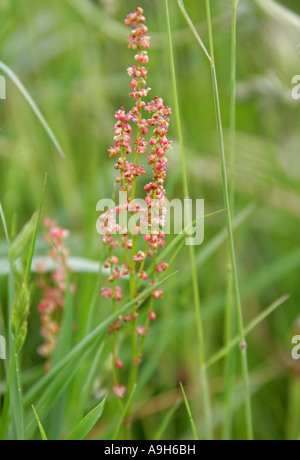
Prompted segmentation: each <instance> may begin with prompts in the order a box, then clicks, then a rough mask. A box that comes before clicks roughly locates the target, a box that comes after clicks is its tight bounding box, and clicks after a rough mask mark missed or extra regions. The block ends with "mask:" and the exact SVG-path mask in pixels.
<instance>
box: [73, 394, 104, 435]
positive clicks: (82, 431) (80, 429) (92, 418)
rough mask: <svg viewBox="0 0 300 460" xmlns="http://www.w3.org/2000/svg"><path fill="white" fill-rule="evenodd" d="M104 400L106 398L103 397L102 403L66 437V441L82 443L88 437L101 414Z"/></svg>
mask: <svg viewBox="0 0 300 460" xmlns="http://www.w3.org/2000/svg"><path fill="white" fill-rule="evenodd" d="M106 399H107V396H105V398H104V399H103V401H102V402H101V403H100V404H99V405H98V406H97V407H95V409H93V410H92V411H91V412H90V413H89V414H88V415H87V416H86V417H84V419H83V420H81V422H80V423H79V424H78V425H77V426H76V427H75V428H74V430H73V431H72V433H71V434H70V436H69V437H68V439H67V440H68V441H82V440H84V439H85V438H86V437H87V436H88V434H89V433H90V432H91V431H92V429H93V428H94V426H95V425H96V423H97V422H98V420H99V419H100V417H101V416H102V414H103V411H104V407H105V402H106Z"/></svg>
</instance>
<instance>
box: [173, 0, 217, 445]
mask: <svg viewBox="0 0 300 460" xmlns="http://www.w3.org/2000/svg"><path fill="white" fill-rule="evenodd" d="M165 13H166V21H167V30H168V37H169V55H170V66H171V74H172V84H173V93H174V103H175V112H176V123H177V131H178V138H179V144H180V153H181V169H182V178H183V191H184V198H185V199H188V198H189V190H188V180H187V168H186V159H185V150H184V143H183V134H182V125H181V115H180V108H179V97H178V89H177V78H176V69H175V59H174V52H173V42H172V29H171V22H170V13H169V3H168V0H165ZM189 256H190V262H191V271H192V281H193V295H194V308H195V321H196V327H197V339H198V350H199V360H200V377H201V383H202V389H203V401H204V412H205V419H206V423H205V427H206V438H207V439H212V438H213V424H212V410H211V401H210V390H209V379H208V376H207V372H206V369H205V360H206V355H205V343H204V327H203V318H202V308H201V304H200V290H199V282H198V273H197V267H196V255H195V248H194V246H192V245H191V246H189Z"/></svg>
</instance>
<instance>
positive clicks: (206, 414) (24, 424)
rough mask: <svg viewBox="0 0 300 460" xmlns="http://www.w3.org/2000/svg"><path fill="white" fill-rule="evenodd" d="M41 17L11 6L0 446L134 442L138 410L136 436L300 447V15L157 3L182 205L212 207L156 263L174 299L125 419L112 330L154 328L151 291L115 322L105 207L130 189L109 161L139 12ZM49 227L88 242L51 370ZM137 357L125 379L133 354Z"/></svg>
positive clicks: (6, 28) (79, 6)
mask: <svg viewBox="0 0 300 460" xmlns="http://www.w3.org/2000/svg"><path fill="white" fill-rule="evenodd" d="M42 3H43V2H38V1H37V0H28V1H23V0H22V1H21V2H20V8H15V7H14V5H13V3H12V2H4V1H3V2H1V1H0V8H1V15H2V18H3V19H2V20H3V28H2V29H1V32H0V35H1V43H0V52H1V63H0V71H1V72H2V73H5V75H6V76H7V77H8V80H9V85H8V98H7V100H6V101H1V126H2V130H1V138H0V148H1V153H0V162H1V177H0V193H1V199H0V202H1V205H0V217H1V231H0V309H1V310H0V334H1V335H4V336H5V337H6V338H7V342H8V353H7V355H8V359H7V360H6V361H3V362H2V361H1V362H0V367H1V374H0V439H1V440H3V439H33V440H37V439H38V440H39V439H43V440H46V439H80V440H81V439H86V438H88V439H110V440H111V439H120V438H122V437H124V433H125V431H124V430H123V425H124V421H125V420H126V417H127V415H128V413H129V411H130V412H131V414H132V420H133V425H132V429H131V434H130V436H132V438H134V439H135V438H137V439H157V440H163V439H187V438H191V439H192V438H193V439H197V438H200V439H202V438H206V439H244V438H248V439H253V438H254V436H255V438H257V439H297V438H298V437H299V414H300V401H299V366H298V362H296V361H292V360H291V358H290V347H291V338H292V336H293V335H295V334H298V333H299V324H298V322H297V318H298V316H299V306H298V301H297V299H298V298H299V295H300V292H299V283H298V272H299V268H300V262H299V261H300V249H299V235H298V233H299V231H298V228H299V217H300V215H299V206H298V205H299V196H300V187H299V175H298V171H299V167H300V165H299V158H298V153H297V145H298V140H299V135H298V125H299V121H300V116H299V110H298V107H297V105H295V104H294V103H293V101H290V99H289V89H290V88H289V84H290V81H291V78H290V77H291V75H293V74H295V73H297V68H296V67H297V66H296V65H295V63H296V62H298V61H297V58H296V56H297V54H296V53H297V44H298V30H299V24H300V21H299V14H297V9H298V8H299V5H298V3H297V2H296V1H295V2H294V1H293V0H291V2H290V5H291V7H293V8H294V11H293V12H292V11H290V10H288V9H287V8H286V7H282V6H281V5H279V3H278V2H275V1H273V0H268V1H267V0H266V1H265V2H263V1H261V0H255V1H253V2H248V3H247V4H246V2H243V4H242V2H240V3H239V5H238V1H236V0H232V2H223V1H221V0H220V1H216V2H214V3H213V2H210V1H209V0H205V2H204V1H203V2H189V3H188V2H184V1H182V0H178V2H175V0H174V1H172V2H171V1H168V0H165V2H164V5H163V4H162V2H161V0H157V1H156V0H155V1H153V2H148V1H146V0H141V6H142V7H144V8H145V11H146V14H147V18H148V19H149V27H150V35H151V36H152V38H153V48H152V51H151V72H152V75H153V76H152V77H151V86H152V87H153V90H154V88H157V91H159V94H162V95H164V96H165V97H164V99H165V100H166V101H167V102H168V105H170V106H172V108H173V113H174V116H173V118H172V122H173V128H172V137H173V139H174V141H175V142H174V147H175V148H174V155H173V156H172V155H170V158H169V164H168V168H169V170H168V181H167V188H168V196H169V197H182V198H183V199H184V198H189V197H190V196H192V197H194V196H197V197H199V196H200V194H201V195H202V196H204V197H205V199H206V212H207V215H206V216H205V226H206V236H205V243H204V245H202V246H201V247H199V248H198V247H197V248H194V247H190V248H186V247H185V244H184V243H185V238H186V232H187V231H188V228H186V229H185V230H184V231H183V233H182V234H181V235H177V236H176V237H173V236H172V237H170V238H169V239H168V240H167V245H166V247H165V249H164V250H163V251H162V252H161V254H160V255H159V257H158V262H159V261H161V260H162V259H165V260H167V261H168V262H169V264H170V268H169V272H168V275H167V276H166V277H165V278H164V279H162V280H161V281H159V282H158V286H162V285H163V286H164V289H165V299H164V300H162V303H161V305H160V306H159V311H158V312H159V321H157V323H156V324H155V325H153V327H152V328H151V332H150V334H149V337H147V340H146V341H145V343H144V361H143V365H142V366H141V369H140V375H139V379H136V378H135V377H136V376H135V375H133V378H132V385H131V388H130V391H129V394H128V395H127V399H126V401H123V403H122V405H121V406H122V407H121V412H120V407H119V404H118V402H117V401H116V398H115V397H114V396H113V394H112V391H111V387H112V381H113V376H112V372H111V364H110V362H111V361H110V352H111V341H110V340H111V339H110V337H109V336H108V334H107V328H108V326H109V325H110V324H111V323H112V322H113V321H115V320H116V319H117V318H118V316H119V315H120V314H126V313H127V312H130V311H131V309H132V308H133V307H134V306H135V304H136V303H137V301H140V302H141V305H140V306H139V312H140V314H141V316H142V315H143V312H144V307H145V302H146V300H145V297H150V296H151V292H152V290H153V289H154V288H153V287H151V288H149V289H147V290H146V292H144V293H143V294H141V295H140V296H139V297H138V298H137V299H134V300H131V301H130V300H129V299H126V300H125V301H124V302H123V303H122V307H121V309H120V310H119V311H116V312H114V313H113V314H110V313H109V311H108V309H107V308H106V306H105V303H104V302H103V301H102V300H101V298H100V295H99V294H100V292H99V291H100V286H101V284H102V277H103V276H104V275H105V273H104V272H103V269H102V264H103V260H104V253H103V248H102V247H101V242H100V241H99V238H98V237H97V234H96V231H95V222H96V219H97V213H96V212H95V206H96V202H97V201H98V200H99V198H101V197H104V196H107V193H109V194H110V193H111V184H112V182H113V180H114V176H113V174H112V173H111V162H109V160H108V159H107V153H106V150H107V147H108V146H109V145H111V139H112V136H113V132H112V129H111V124H112V120H113V113H114V111H115V109H116V107H119V106H120V105H122V104H124V105H125V104H126V100H125V97H124V95H125V94H126V92H127V86H128V81H125V79H124V78H123V76H124V70H125V69H126V67H128V64H129V59H128V54H127V52H126V53H125V52H124V53H123V49H124V48H125V47H124V43H125V42H124V40H125V37H126V35H127V32H126V31H125V30H124V29H125V28H124V26H123V24H122V19H123V17H125V15H126V14H127V13H128V12H129V11H130V10H132V9H133V8H134V7H136V6H137V5H136V2H135V1H134V0H126V1H118V0H116V1H115V2H111V3H110V5H109V6H107V5H108V3H106V4H104V3H101V5H99V4H98V3H97V2H91V1H90V0H82V1H76V2H75V1H74V2H72V1H71V0H70V1H69V2H60V1H58V0H54V1H53V5H52V6H51V8H49V6H48V5H46V4H42ZM225 3H226V4H225ZM114 6H115V8H116V9H115V10H111V9H109V8H113V7H114ZM163 6H164V7H165V11H164V13H165V14H162V11H163ZM238 6H239V8H237V7H238ZM186 8H187V9H188V13H187V11H186ZM211 8H213V14H212V13H211ZM238 13H239V14H238ZM298 13H299V11H298ZM4 23H5V24H4ZM20 37H21V39H20ZM74 37H76V39H75V38H74ZM195 39H196V42H195ZM206 43H208V46H206ZM248 43H251V47H250V48H249V47H248ZM199 47H200V48H199ZM199 49H200V51H202V53H199ZM24 50H26V53H25V52H24ZM202 57H204V59H202ZM2 61H4V62H5V64H3V62H2ZM205 63H207V64H208V65H205ZM270 68H272V69H273V72H274V74H275V77H276V78H275V77H274V74H273V76H272V75H270V73H268V71H269V69H270ZM12 69H13V70H12ZM170 72H171V79H170V83H171V84H169V79H168V78H165V75H168V74H169V73H170ZM17 75H18V76H17ZM257 75H259V77H256V76H257ZM239 80H241V81H239ZM21 82H22V83H21ZM278 82H280V84H279V83H278ZM211 88H212V90H211ZM38 107H39V108H38ZM42 113H43V115H42ZM39 125H40V126H39ZM50 126H51V128H50ZM45 134H46V135H45ZM57 139H59V142H58V140H57ZM54 149H55V150H56V151H58V152H59V153H60V154H61V155H62V154H63V151H64V152H66V155H65V156H66V157H67V159H68V161H67V162H62V161H61V158H59V156H58V155H55V154H54V155H53V151H54ZM217 151H218V153H219V156H218V158H215V156H214V155H213V152H217ZM206 152H209V153H206ZM177 153H178V156H177ZM46 170H47V171H48V173H49V174H48V180H47V188H46V189H45V186H44V192H42V189H43V180H44V176H45V172H46ZM222 193H223V198H222ZM41 202H42V203H43V209H42V206H41V204H40V203H41ZM253 202H254V205H253V204H252V203H253ZM222 208H225V210H223V211H222ZM35 209H37V210H38V211H37V213H35V214H34V215H33V218H31V219H29V216H31V215H32V214H33V213H34V210H35ZM215 210H218V211H215ZM219 210H220V211H219ZM42 214H50V215H51V216H53V217H57V219H58V221H59V222H60V223H61V224H62V225H65V226H67V227H69V228H70V229H71V230H72V235H71V238H70V249H71V251H72V256H73V258H72V259H70V265H71V266H72V267H73V268H74V271H75V273H73V274H72V277H75V279H76V284H77V285H78V289H77V292H76V293H75V294H74V295H73V296H71V295H70V290H69V289H67V299H66V304H67V308H66V309H65V315H64V320H63V326H62V329H61V335H60V341H59V346H58V349H57V352H56V355H55V359H54V361H53V364H52V367H51V369H50V370H49V371H48V372H45V370H44V361H43V359H41V358H40V357H39V356H38V354H37V351H36V350H37V348H38V346H39V345H40V342H41V339H40V337H39V327H40V325H39V318H38V314H37V308H36V306H37V305H38V302H39V291H38V289H37V288H36V262H37V260H38V259H37V256H38V257H39V258H42V260H46V259H45V253H46V247H45V244H44V243H43V240H42V235H41V229H40V227H39V225H38V222H39V220H40V217H41V215H42ZM225 216H226V222H225V219H224V217H225ZM25 222H28V223H27V224H25V225H24V223H25ZM152 270H153V266H151V267H149V273H151V271H152ZM178 270H179V272H178ZM169 274H170V275H169ZM156 288H157V286H156ZM285 293H289V294H285ZM283 294H284V295H283ZM274 299H275V300H274ZM29 306H30V309H29ZM266 306H267V307H266ZM246 342H247V345H248V346H247V350H246V347H245V345H246ZM123 353H124V356H123V359H124V363H125V365H126V366H128V367H129V366H130V361H131V350H130V346H125V342H124V347H123ZM238 354H239V356H240V359H237V356H238ZM248 359H249V362H250V366H249V369H248ZM199 373H200V381H199ZM240 374H241V375H240ZM136 380H137V381H138V384H137V385H136ZM179 382H182V384H181V385H180V383H179ZM253 422H254V423H255V433H253Z"/></svg>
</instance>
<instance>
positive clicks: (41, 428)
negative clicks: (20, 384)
mask: <svg viewBox="0 0 300 460" xmlns="http://www.w3.org/2000/svg"><path fill="white" fill-rule="evenodd" d="M32 409H33V412H34V415H35V418H36V421H37V424H38V427H39V430H40V433H41V436H42V440H43V441H48V438H47V435H46V433H45V430H44V428H43V425H42V424H41V421H40V419H39V416H38V414H37V412H36V410H35V408H34V406H32Z"/></svg>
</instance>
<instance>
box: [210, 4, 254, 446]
mask: <svg viewBox="0 0 300 460" xmlns="http://www.w3.org/2000/svg"><path fill="white" fill-rule="evenodd" d="M206 11H207V23H208V34H209V46H210V57H211V71H212V81H213V93H214V102H215V110H216V119H217V131H218V141H219V148H220V159H221V173H222V186H223V195H224V201H225V207H226V208H227V209H226V217H227V231H228V244H229V252H230V260H231V265H232V276H233V289H234V295H235V303H236V308H237V320H238V328H239V336H240V349H241V357H242V374H243V384H244V393H245V409H246V412H245V416H246V426H247V438H248V439H249V440H252V439H253V426H252V409H251V395H250V385H249V372H248V360H247V351H246V348H247V346H246V343H245V331H244V321H243V313H242V305H241V296H240V288H239V281H238V271H237V263H236V255H235V244H234V236H233V225H232V216H231V208H230V197H229V188H228V181H227V171H226V157H225V145H224V136H223V126H222V116H221V106H220V97H219V89H218V80H217V73H216V68H215V59H214V42H213V31H212V22H211V10H210V0H206Z"/></svg>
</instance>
